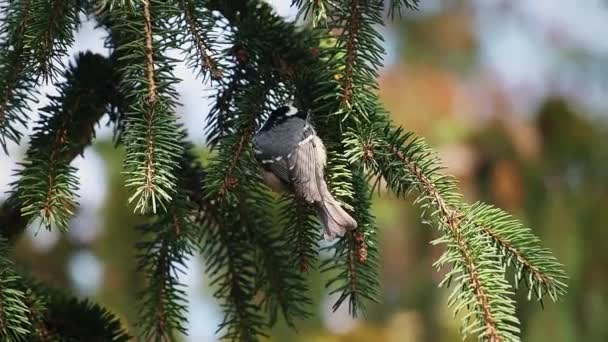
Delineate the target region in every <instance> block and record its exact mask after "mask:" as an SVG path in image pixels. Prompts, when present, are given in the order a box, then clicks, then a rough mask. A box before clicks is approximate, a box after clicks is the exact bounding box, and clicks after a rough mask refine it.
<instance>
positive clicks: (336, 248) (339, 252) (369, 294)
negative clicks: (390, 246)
mask: <svg viewBox="0 0 608 342" xmlns="http://www.w3.org/2000/svg"><path fill="white" fill-rule="evenodd" d="M353 187H354V189H353V190H354V198H356V199H357V200H356V201H353V202H352V205H353V212H354V213H355V219H356V220H357V224H358V226H357V229H356V230H354V231H349V232H347V233H346V234H345V235H344V236H343V237H341V238H340V240H338V241H337V242H336V243H334V244H333V245H331V246H330V247H328V249H329V250H330V251H332V252H333V253H332V257H331V258H329V259H327V260H325V261H324V262H323V264H322V267H321V270H322V271H323V272H331V273H333V276H332V277H331V278H330V280H329V281H328V282H327V284H326V287H327V288H328V289H330V294H335V293H339V297H338V299H337V300H336V302H335V303H334V305H333V310H334V311H335V310H337V309H338V308H339V307H340V306H341V305H342V304H343V303H344V302H345V301H348V311H349V313H350V314H351V315H352V316H354V317H357V316H358V315H360V314H362V313H365V301H372V302H377V301H378V298H377V296H378V287H379V282H378V273H377V272H378V263H377V246H376V226H375V218H374V217H373V215H372V214H371V213H370V212H369V207H370V201H369V191H368V187H369V186H368V184H367V182H366V180H365V179H364V176H363V174H362V173H361V172H360V171H357V172H355V175H354V177H353Z"/></svg>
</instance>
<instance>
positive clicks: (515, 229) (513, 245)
mask: <svg viewBox="0 0 608 342" xmlns="http://www.w3.org/2000/svg"><path fill="white" fill-rule="evenodd" d="M475 206H478V207H480V211H481V212H482V214H481V215H479V216H478V217H477V218H476V220H475V221H474V222H473V223H474V224H475V225H476V226H478V227H479V228H480V229H481V230H482V231H483V232H484V233H485V234H486V235H488V237H490V239H491V241H492V243H493V244H494V246H495V247H496V248H497V251H496V252H497V253H499V254H501V255H502V256H503V260H502V262H503V264H504V266H505V267H512V268H513V269H514V270H515V275H514V285H515V286H518V285H519V284H520V283H521V282H522V281H523V282H524V285H525V286H527V287H528V300H531V299H532V297H533V296H535V297H536V299H537V300H539V301H540V300H542V299H543V297H544V296H545V295H548V296H549V298H551V300H553V301H558V300H559V297H561V296H563V295H564V294H565V293H566V288H567V285H566V283H565V282H566V281H567V278H568V277H567V275H566V273H565V272H564V270H563V265H562V264H561V263H559V262H558V261H557V259H556V258H555V257H554V256H553V255H552V254H551V252H550V251H549V250H548V249H546V248H542V247H541V241H540V239H539V238H538V237H537V236H536V235H534V233H533V232H532V230H531V229H530V228H529V227H526V226H524V225H523V224H522V223H521V222H519V221H517V220H515V219H513V218H512V217H511V215H509V214H507V213H505V212H504V211H502V210H500V209H498V208H495V207H492V206H490V205H487V204H483V203H477V204H475Z"/></svg>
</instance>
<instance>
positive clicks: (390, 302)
mask: <svg viewBox="0 0 608 342" xmlns="http://www.w3.org/2000/svg"><path fill="white" fill-rule="evenodd" d="M271 2H272V3H273V4H274V5H275V7H276V9H277V11H278V12H279V13H280V14H281V15H282V16H284V17H286V18H287V19H288V20H293V19H294V18H295V13H296V11H295V10H293V9H290V8H289V3H291V1H287V0H277V1H274V2H273V1H271ZM421 3H422V6H421V10H420V11H419V12H416V13H414V12H407V13H404V15H403V16H402V17H401V18H400V19H396V20H395V21H394V22H392V23H389V24H388V26H386V27H381V28H379V30H380V31H381V32H382V33H383V35H384V37H385V40H386V42H385V48H386V50H387V55H386V59H385V67H384V68H383V69H382V72H381V78H380V80H379V82H380V86H381V87H380V93H381V98H382V100H383V102H384V103H385V105H386V107H387V108H388V109H389V110H390V111H391V113H393V117H394V120H395V121H396V122H398V123H399V124H401V125H403V126H405V127H406V128H408V129H409V130H413V131H415V132H417V133H418V134H419V135H421V136H424V137H426V138H427V139H428V140H429V142H430V143H431V144H432V145H433V146H434V147H436V148H437V151H438V152H439V154H440V156H441V158H442V159H443V162H444V165H445V166H446V168H447V171H446V172H448V173H451V174H453V175H455V176H456V177H457V178H458V180H459V184H460V188H461V189H462V191H463V192H464V194H465V195H466V197H467V199H468V200H469V201H477V200H483V201H487V202H490V203H493V204H495V205H497V206H499V207H501V208H503V209H506V210H507V211H509V212H511V213H513V214H514V215H515V216H516V217H518V218H519V219H521V220H522V221H523V222H525V223H526V224H528V225H530V226H531V227H533V228H534V231H535V233H537V234H538V235H539V236H541V237H542V240H543V244H544V245H545V246H546V247H549V248H551V249H552V250H553V252H554V253H555V255H556V256H557V257H558V259H559V260H560V261H561V262H562V263H563V264H564V265H565V268H566V270H567V273H568V274H569V275H570V277H571V278H570V281H569V291H568V294H567V296H565V297H564V298H563V300H562V301H561V302H559V303H552V302H546V303H545V306H544V309H543V308H542V307H541V306H540V305H539V304H538V303H528V302H527V301H526V299H525V295H524V294H519V295H517V300H518V302H519V305H518V316H519V317H520V318H521V320H522V329H523V340H524V341H538V342H543V341H556V342H560V341H564V342H566V341H608V324H607V323H608V229H607V228H606V222H608V142H607V141H608V39H607V37H608V3H607V2H606V1H601V0H586V1H580V0H535V1H528V0H504V1H499V0H470V1H457V0H452V1H449V0H421ZM103 36H104V32H103V31H101V30H98V29H95V28H94V23H92V22H89V21H86V20H85V22H84V23H83V25H82V28H81V29H80V31H79V32H78V35H77V44H76V46H75V48H74V49H73V51H72V53H75V52H76V51H79V50H86V49H89V50H93V51H95V52H99V53H102V54H105V55H107V54H108V51H106V50H105V49H104V48H103V46H102V39H103ZM175 55H176V57H178V56H179V55H178V54H177V53H176V54H175ZM177 73H178V76H179V77H180V78H182V79H183V82H182V83H180V85H179V88H178V90H179V92H180V94H181V96H182V97H181V102H182V104H183V106H182V107H181V108H179V114H180V115H181V119H182V120H183V122H184V123H185V124H186V126H187V128H188V131H189V134H190V137H191V139H192V140H193V141H194V142H195V143H196V144H197V145H198V146H199V147H200V148H201V151H203V149H204V136H203V127H204V119H205V114H206V112H207V108H208V106H209V100H208V99H207V96H208V95H209V94H210V93H211V92H210V90H209V86H208V85H205V84H203V83H201V81H200V80H197V79H195V78H194V76H193V75H192V73H191V72H190V71H189V70H188V69H187V68H186V67H185V66H183V65H182V66H179V68H178V69H177ZM42 92H43V93H47V94H53V93H54V89H53V87H52V86H45V87H44V88H43V89H42ZM45 101H46V100H44V99H41V100H40V103H38V104H36V105H34V108H40V107H42V106H43V105H44V104H45V103H46V102H45ZM36 115H37V114H36V112H35V111H34V113H32V116H34V117H35V116H36ZM104 123H105V121H104ZM31 129H32V127H31V126H30V127H29V131H31ZM111 135H112V134H111V128H110V127H106V126H105V125H103V124H102V125H101V127H100V129H99V132H98V138H97V139H96V141H95V143H94V145H93V146H92V147H90V148H88V149H87V150H86V151H85V153H84V158H78V159H77V160H75V162H74V165H75V166H77V167H78V168H79V176H80V180H81V189H80V191H79V194H80V204H81V205H80V208H79V211H78V213H77V215H76V216H75V217H74V219H73V222H72V229H71V230H70V232H69V233H67V234H60V233H58V232H56V231H51V232H48V231H46V230H44V229H39V227H38V225H37V224H35V223H34V224H32V225H31V226H30V227H29V229H28V230H27V233H26V234H25V236H23V238H22V239H21V240H20V241H19V243H18V246H17V248H16V251H15V257H16V259H17V260H18V263H19V264H20V265H21V266H23V267H24V268H26V269H29V270H31V271H32V272H33V273H34V274H35V275H36V277H38V278H39V279H42V280H44V281H46V282H48V283H50V284H53V285H55V286H57V287H61V288H66V289H70V290H71V291H74V292H75V293H77V294H78V295H79V296H82V297H89V298H93V299H94V300H97V301H98V302H100V303H102V304H103V305H105V306H107V307H108V308H110V309H111V310H112V311H114V312H115V313H117V314H118V315H119V316H120V318H121V319H123V320H124V321H125V322H126V324H128V325H129V326H133V325H134V324H135V323H136V317H137V312H136V302H135V297H136V294H137V292H138V290H139V288H140V287H141V284H142V279H141V278H140V277H139V276H138V275H137V274H136V273H135V272H134V267H135V264H134V261H135V258H134V253H135V250H134V248H133V246H134V244H135V241H136V240H137V236H136V232H135V230H134V229H133V227H134V226H135V225H136V224H137V222H138V219H137V217H135V216H134V215H132V214H131V209H129V208H128V207H127V206H126V205H125V203H126V200H127V193H126V192H125V189H124V185H123V184H124V183H123V179H122V177H121V175H120V169H121V166H122V158H123V154H122V151H120V150H117V149H115V148H114V147H113V144H112V142H111ZM26 147H27V146H26V145H22V146H16V145H12V146H10V157H7V156H5V155H4V154H0V201H2V200H4V199H5V198H6V197H7V195H6V194H5V192H6V191H8V190H10V185H9V184H10V182H11V181H14V178H13V170H14V169H15V168H16V163H17V162H18V161H19V160H20V159H21V158H22V156H23V154H24V153H25V150H26ZM374 208H375V214H376V215H377V219H378V223H379V228H380V230H379V243H380V251H381V260H382V261H381V266H382V269H381V273H380V274H381V283H382V288H381V296H380V298H381V302H380V303H377V304H371V305H370V306H369V310H368V311H369V312H368V316H367V317H366V318H365V319H357V320H353V319H351V318H349V317H348V314H347V312H346V310H339V311H338V312H336V313H332V312H331V303H332V302H333V300H334V299H335V298H330V297H328V295H327V293H326V291H325V289H324V286H323V278H322V276H321V275H320V274H318V272H314V271H313V272H312V273H311V287H312V291H311V294H312V295H313V297H314V298H315V300H314V303H315V304H314V307H313V308H312V310H313V313H314V317H313V318H312V319H311V320H309V321H306V322H301V324H300V325H299V329H298V332H297V333H295V332H293V331H290V330H289V329H287V328H285V327H284V326H281V325H279V326H278V327H276V328H275V329H274V330H273V331H272V334H271V337H270V338H269V339H270V340H272V341H288V340H291V341H319V342H321V341H349V342H355V341H387V342H388V341H403V342H414V341H459V340H460V336H459V333H458V327H459V322H458V321H457V320H454V319H453V318H452V315H451V313H450V312H449V311H448V309H447V308H446V297H447V291H446V290H444V289H438V288H437V284H438V282H439V281H440V278H439V275H438V274H437V273H436V272H435V270H434V268H433V267H432V264H433V262H434V261H435V260H436V258H437V257H438V256H439V255H440V253H441V252H442V251H441V249H440V247H431V246H430V245H429V241H430V240H432V239H433V238H434V237H436V235H435V232H434V231H433V230H432V229H430V228H429V227H427V226H424V225H421V224H420V220H419V212H418V211H417V210H416V209H415V207H413V206H412V205H411V202H409V201H403V200H397V199H395V198H393V197H391V196H390V195H389V194H382V195H381V196H376V198H375V199H374ZM183 280H184V282H185V283H186V284H187V285H188V293H189V296H190V304H189V305H190V312H189V318H190V323H189V326H190V335H189V336H188V337H185V338H184V341H197V342H198V341H215V340H216V338H215V335H214V334H215V330H216V326H217V324H218V323H219V322H220V321H221V318H222V314H221V311H220V310H219V307H218V303H217V302H216V301H215V300H214V299H213V297H212V295H211V293H212V289H210V288H209V287H208V284H207V278H206V277H205V274H204V262H203V261H202V260H200V259H199V258H193V259H192V260H190V262H189V272H188V273H187V274H185V275H184V276H183ZM522 292H524V291H522Z"/></svg>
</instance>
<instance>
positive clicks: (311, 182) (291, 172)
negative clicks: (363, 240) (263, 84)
mask: <svg viewBox="0 0 608 342" xmlns="http://www.w3.org/2000/svg"><path fill="white" fill-rule="evenodd" d="M253 146H254V154H255V157H256V159H257V160H258V161H259V162H260V163H261V164H262V168H263V174H264V180H265V181H266V183H267V184H268V186H270V188H271V189H273V190H274V191H276V192H282V191H290V192H293V193H295V195H296V196H297V197H298V198H302V199H304V200H305V201H306V202H308V203H311V204H313V205H314V206H315V208H316V209H317V212H318V213H319V217H320V218H321V223H322V224H323V226H324V229H325V230H324V233H323V236H324V237H325V239H326V240H332V239H334V238H335V237H336V236H337V235H339V236H341V235H343V234H344V232H345V231H347V230H350V229H355V228H357V221H355V220H354V219H353V218H352V217H351V216H350V215H349V214H348V213H347V212H346V211H344V209H342V206H341V205H340V203H339V202H338V201H337V200H336V199H335V198H334V197H333V196H332V195H331V193H330V192H329V190H328V188H327V183H325V177H324V172H325V163H326V161H327V156H326V154H325V146H324V145H323V142H322V141H321V139H320V138H319V137H318V136H317V133H316V132H315V129H314V128H313V127H312V125H311V124H310V123H309V122H308V116H307V115H306V113H304V112H303V111H301V110H298V109H297V108H294V107H292V106H282V107H279V108H277V109H275V110H274V111H273V112H272V113H271V114H270V116H269V117H268V119H267V120H266V122H265V123H264V125H262V127H261V128H260V129H259V130H258V132H257V133H256V134H255V137H254V139H253Z"/></svg>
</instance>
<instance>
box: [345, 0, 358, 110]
mask: <svg viewBox="0 0 608 342" xmlns="http://www.w3.org/2000/svg"><path fill="white" fill-rule="evenodd" d="M360 11H361V9H360V8H359V0H351V1H350V11H349V17H348V18H346V20H347V21H348V22H347V23H346V25H345V26H346V30H347V31H346V32H344V33H342V36H346V37H345V39H346V49H345V54H346V60H345V61H344V73H343V76H342V95H341V99H340V102H341V104H342V105H343V106H350V102H351V101H352V96H353V69H354V68H355V66H354V64H355V59H356V57H357V48H358V47H355V44H356V41H357V39H358V37H357V36H358V35H359V30H360V25H361V20H362V18H361V12H360Z"/></svg>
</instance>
